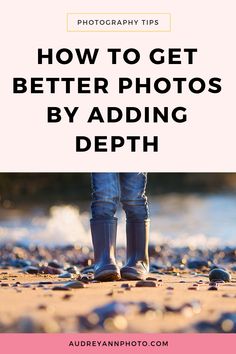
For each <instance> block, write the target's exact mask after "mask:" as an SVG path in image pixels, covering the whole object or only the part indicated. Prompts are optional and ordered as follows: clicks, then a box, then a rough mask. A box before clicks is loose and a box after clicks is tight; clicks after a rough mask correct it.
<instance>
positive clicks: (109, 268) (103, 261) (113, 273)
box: [90, 218, 120, 281]
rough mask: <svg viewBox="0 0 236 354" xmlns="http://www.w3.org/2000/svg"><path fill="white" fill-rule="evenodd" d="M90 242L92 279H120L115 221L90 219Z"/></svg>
mask: <svg viewBox="0 0 236 354" xmlns="http://www.w3.org/2000/svg"><path fill="white" fill-rule="evenodd" d="M90 226H91V233H92V242H93V248H94V262H95V264H94V278H95V279H97V280H101V281H113V280H119V279H120V270H119V268H118V266H117V264H116V260H115V251H116V233H117V219H116V218H114V219H99V220H96V219H91V220H90Z"/></svg>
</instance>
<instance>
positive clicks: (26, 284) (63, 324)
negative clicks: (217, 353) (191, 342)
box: [0, 267, 236, 333]
mask: <svg viewBox="0 0 236 354" xmlns="http://www.w3.org/2000/svg"><path fill="white" fill-rule="evenodd" d="M72 276H73V278H75V279H76V278H77V275H76V274H73V275H72ZM231 276H232V279H231V282H230V283H220V284H218V285H216V286H215V287H216V288H217V290H209V279H208V273H207V272H205V273H200V272H194V271H193V272H192V271H189V270H186V271H184V272H181V273H177V275H171V274H163V275H162V274H150V277H152V278H153V279H152V280H150V281H151V282H153V283H154V285H156V286H153V287H136V286H135V285H136V283H137V282H135V281H118V282H107V283H101V282H99V283H96V282H87V283H86V282H84V284H85V288H78V289H69V290H52V288H53V287H55V286H58V285H59V286H63V285H64V284H65V283H66V282H68V281H72V280H73V279H60V278H58V275H49V274H36V275H35V274H27V273H24V272H22V271H21V269H16V268H11V267H8V269H1V270H0V313H1V316H0V332H92V331H94V332H100V331H102V332H103V331H105V332H147V333H153V332H207V331H209V332H211V331H212V332H217V331H222V332H234V330H235V327H234V326H236V325H235V323H236V322H234V319H233V320H230V319H227V318H226V320H224V321H223V320H222V321H221V322H219V318H220V317H221V316H222V314H223V313H231V314H234V316H235V313H236V306H235V303H236V272H231ZM154 279H156V280H154ZM18 282H19V283H18ZM40 282H44V284H40ZM45 282H47V283H49V284H47V283H45ZM153 283H152V284H153ZM4 284H7V285H4ZM125 284H126V285H125ZM127 284H128V285H127ZM193 284H195V285H193ZM127 287H128V289H127ZM189 288H190V289H189ZM195 289H197V290H195ZM114 301H115V302H114ZM108 303H113V305H111V307H112V306H113V307H112V308H113V310H114V309H115V311H113V313H112V311H111V313H110V315H109V311H108V313H107V312H106V313H104V319H103V320H102V321H100V323H99V322H98V319H97V317H98V315H97V314H98V313H100V316H102V310H101V309H100V310H99V311H100V312H99V311H98V312H96V311H95V312H94V311H93V309H94V308H99V307H101V308H102V306H104V305H106V304H108ZM120 304H121V305H122V304H124V308H123V309H119V305H120ZM142 304H143V305H144V308H145V310H143V305H142ZM141 308H142V310H140V309H141ZM148 308H149V309H148ZM83 316H84V317H83ZM87 320H89V323H88V322H87ZM100 320H101V318H100ZM202 321H203V322H202ZM204 321H207V322H211V323H212V324H213V326H212V327H210V329H206V325H205V327H204ZM230 321H231V322H230ZM199 323H200V326H199V325H198V326H196V324H199Z"/></svg>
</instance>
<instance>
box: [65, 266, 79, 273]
mask: <svg viewBox="0 0 236 354" xmlns="http://www.w3.org/2000/svg"><path fill="white" fill-rule="evenodd" d="M66 271H67V272H69V273H71V274H79V269H78V268H77V267H76V266H71V267H68V268H66Z"/></svg>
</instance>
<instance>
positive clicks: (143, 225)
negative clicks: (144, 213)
mask: <svg viewBox="0 0 236 354" xmlns="http://www.w3.org/2000/svg"><path fill="white" fill-rule="evenodd" d="M149 224H150V220H148V219H147V220H143V221H139V220H136V221H135V220H134V221H127V224H126V238H127V263H126V264H125V266H124V267H122V268H121V269H119V267H118V266H117V264H116V259H115V253H116V234H117V219H116V218H114V219H99V220H95V219H92V220H91V222H90V225H91V233H92V242H93V247H94V261H95V263H94V277H95V279H97V280H100V281H113V280H119V279H121V278H122V279H128V280H139V279H144V278H145V276H146V275H147V273H148V272H149V260H148V236H149Z"/></svg>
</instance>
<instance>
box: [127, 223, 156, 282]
mask: <svg viewBox="0 0 236 354" xmlns="http://www.w3.org/2000/svg"><path fill="white" fill-rule="evenodd" d="M149 225H150V220H149V219H147V220H142V221H127V224H126V237H127V263H126V265H125V266H124V267H122V268H121V277H122V278H123V279H129V280H139V279H145V277H146V276H147V274H148V272H149V259H148V239H149Z"/></svg>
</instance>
